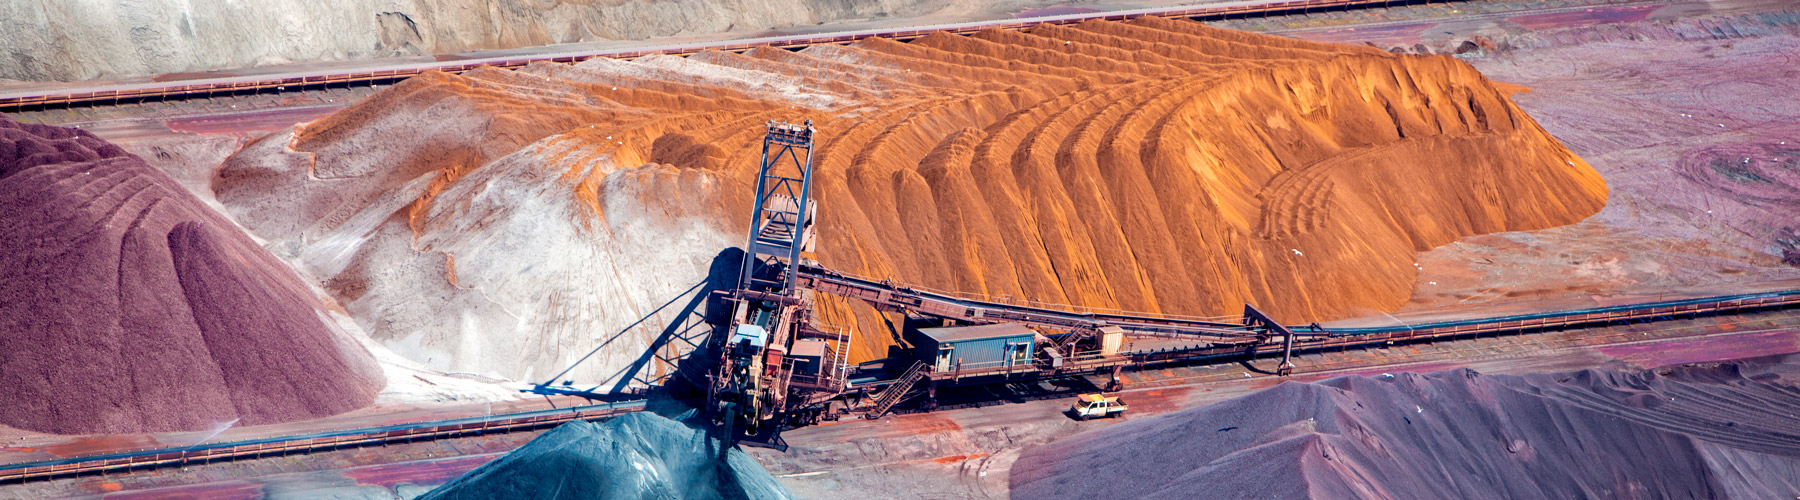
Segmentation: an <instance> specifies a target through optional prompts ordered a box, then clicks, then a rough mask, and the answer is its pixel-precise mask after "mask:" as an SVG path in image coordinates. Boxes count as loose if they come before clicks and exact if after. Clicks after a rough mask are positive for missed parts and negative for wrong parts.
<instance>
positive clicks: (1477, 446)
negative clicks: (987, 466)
mask: <svg viewBox="0 0 1800 500" xmlns="http://www.w3.org/2000/svg"><path fill="white" fill-rule="evenodd" d="M1783 366H1785V367H1786V368H1793V366H1792V365H1783ZM1750 370H1752V368H1747V367H1740V366H1738V365H1732V364H1726V365H1715V366H1710V367H1692V368H1675V369H1672V370H1664V371H1663V372H1662V373H1661V374H1659V373H1658V372H1655V371H1631V372H1618V371H1599V370H1586V371H1579V372H1571V373H1558V374H1532V375H1523V376H1510V375H1493V376H1484V375H1481V374H1478V373H1476V372H1474V371H1472V370H1467V369H1463V370H1450V371H1443V372H1437V373H1432V374H1428V375H1419V374H1414V373H1405V374H1401V375H1398V376H1391V375H1382V376H1377V377H1374V378H1369V377H1362V376H1347V377H1339V378H1333V379H1330V380H1325V381H1321V382H1317V383H1310V384H1308V383H1294V382H1289V383H1283V384H1281V385H1279V386H1276V387H1272V388H1269V389H1266V390H1263V391H1259V392H1257V393H1255V394H1251V395H1248V396H1244V397H1241V398H1237V399H1233V400H1229V401H1225V402H1221V403H1217V404H1213V405H1209V406H1205V407H1201V408H1195V409H1191V410H1186V411H1181V412H1177V413H1172V414H1167V415H1161V416H1157V417H1152V418H1145V419H1142V420H1136V421H1129V422H1125V423H1121V424H1118V425H1114V426H1109V427H1106V428H1104V429H1099V430H1095V431H1091V432H1086V433H1082V434H1078V435H1075V436H1072V437H1070V438H1067V439H1063V440H1061V441H1057V442H1053V443H1050V444H1047V445H1044V446H1040V447H1038V448H1034V449H1032V450H1028V451H1026V453H1025V454H1024V455H1023V456H1021V457H1020V458H1019V461H1018V463H1017V464H1015V465H1014V466H1013V469H1012V476H1011V478H1010V482H1011V487H1012V496H1013V498H1030V499H1058V498H1082V499H1092V498H1283V499H1286V498H1400V499H1435V498H1467V499H1487V498H1494V499H1501V498H1504V499H1538V498H1542V499H1569V498H1745V499H1770V498H1796V496H1800V418H1796V415H1800V390H1796V388H1795V387H1792V386H1788V385H1783V384H1780V383H1769V382H1767V380H1770V379H1773V378H1775V377H1774V376H1773V375H1772V374H1770V373H1767V372H1765V373H1760V374H1754V376H1752V375H1751V374H1750Z"/></svg>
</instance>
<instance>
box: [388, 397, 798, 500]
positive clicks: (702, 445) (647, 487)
mask: <svg viewBox="0 0 1800 500" xmlns="http://www.w3.org/2000/svg"><path fill="white" fill-rule="evenodd" d="M420 498H421V500H460V499H469V500H477V499H480V500H486V499H505V498H520V499H525V498H530V499H545V500H553V499H608V500H612V499H618V500H623V499H652V498H653V499H705V498H726V499H765V498H771V499H777V498H779V499H785V498H792V496H791V495H789V494H788V492H787V490H786V489H784V488H782V487H781V485H780V484H778V483H776V482H775V477H774V476H770V475H769V472H768V471H766V470H763V468H762V466H761V465H758V464H757V463H756V461H755V460H753V459H751V458H750V456H749V455H748V454H746V453H744V451H743V450H740V449H737V448H735V447H734V448H725V449H721V447H720V444H719V440H718V439H717V438H716V437H715V436H713V435H710V433H708V432H707V431H704V430H701V429H696V428H693V427H689V426H687V425H686V424H683V423H681V422H679V421H675V420H670V419H667V418H663V417H661V416H657V415H655V414H651V413H648V412H645V413H632V414H627V415H624V416H621V417H618V418H614V419H612V420H608V421H606V422H604V423H600V424H595V423H590V422H581V421H577V422H570V423H567V424H563V425H562V426H560V427H557V428H555V429H552V430H551V431H550V432H546V433H544V435H542V436H538V437H537V439H533V440H531V442H530V443H527V444H526V445H525V446H523V447H520V448H519V449H517V450H514V451H513V452H512V453H508V454H506V456H505V457H501V458H500V459H498V460H495V461H493V462H490V463H488V464H487V465H483V466H481V468H478V469H475V470H473V471H469V473H468V474H464V475H463V476H462V477H460V478H457V479H456V480H455V481H451V482H450V483H449V484H446V485H444V486H442V487H439V488H438V489H436V490H432V491H431V492H430V493H427V494H426V495H425V496H423V497H420Z"/></svg>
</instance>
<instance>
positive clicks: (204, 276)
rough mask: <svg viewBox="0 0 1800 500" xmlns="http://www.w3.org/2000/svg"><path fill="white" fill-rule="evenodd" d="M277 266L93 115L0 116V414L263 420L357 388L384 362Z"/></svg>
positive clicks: (24, 421)
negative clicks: (90, 120) (82, 118)
mask: <svg viewBox="0 0 1800 500" xmlns="http://www.w3.org/2000/svg"><path fill="white" fill-rule="evenodd" d="M320 306H321V304H320V302H319V301H318V298H317V297H316V296H314V295H313V293H312V292H311V291H310V290H308V289H307V287H306V285H305V284H304V283H302V282H301V281H300V278H299V277H298V276H296V275H295V274H294V273H293V272H292V271H291V270H289V269H288V268H287V267H286V265H284V264H283V263H281V262H280V261H278V260H276V259H275V258H274V257H273V256H271V255H269V254H268V252H267V251H265V250H263V248H262V247H261V246H258V245H257V244H256V243H255V242H254V241H252V240H251V239H250V238H249V237H248V236H247V235H245V234H243V232H242V231H240V230H239V229H238V228H237V227H236V226H235V225H233V224H232V223H231V222H230V221H228V220H226V219H224V218H223V217H221V216H219V215H218V214H217V213H214V212H212V211H211V209H209V208H207V207H206V206H205V205H204V204H202V202H201V201H200V200H198V199H196V198H194V196H193V195H192V194H190V193H188V191H187V190H185V189H182V187H181V186H180V185H179V184H177V183H176V181H175V180H174V179H173V178H171V177H169V176H168V174H165V173H163V172H162V171H160V170H157V169H155V168H153V167H151V166H149V165H148V164H146V163H145V162H144V161H143V159H141V158H139V157H137V156H134V155H131V154H129V153H126V152H125V151H124V150H122V149H120V148H118V147H116V146H114V145H112V144H109V143H107V142H106V141H104V140H101V139H100V138H98V137H95V136H94V135H93V134H90V133H88V132H87V131H83V130H77V129H71V128H62V127H52V126H44V125H32V124H20V123H16V122H13V121H11V120H7V119H5V118H0V388H4V392H3V393H4V394H5V395H6V397H5V398H4V399H5V401H6V403H5V404H0V424H4V425H8V426H12V427H17V428H22V429H27V430H32V431H39V432H51V433H59V434H83V433H102V432H105V433H121V432H153V431H178V430H202V429H208V428H213V427H214V426H215V425H216V424H218V423H224V422H232V421H237V422H238V423H241V424H266V423H275V422H284V421H291V420H300V419H306V418H314V417H321V416H326V415H332V414H336V413H341V412H344V411H349V410H352V409H356V408H360V407H363V406H366V405H368V404H369V403H370V402H371V401H373V399H374V397H375V394H376V392H378V391H379V390H380V389H381V386H382V382H381V380H382V378H381V374H380V372H379V369H378V368H377V367H376V365H375V364H374V360H373V359H372V358H371V357H370V356H369V354H368V352H367V351H366V350H364V349H363V348H362V347H361V346H360V345H358V344H356V343H355V341H354V340H352V339H349V338H347V337H345V336H344V335H343V334H342V333H340V332H338V331H336V330H334V329H332V328H331V327H329V326H328V325H327V324H326V323H325V322H324V321H323V320H322V317H321V315H320V312H319V311H320Z"/></svg>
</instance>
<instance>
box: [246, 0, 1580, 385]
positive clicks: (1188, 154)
mask: <svg viewBox="0 0 1800 500" xmlns="http://www.w3.org/2000/svg"><path fill="white" fill-rule="evenodd" d="M1513 91H1516V89H1512V88H1506V89H1502V88H1499V87H1496V86H1495V85H1494V83H1493V82H1491V81H1489V80H1488V79H1487V78H1485V77H1483V76H1482V75H1481V73H1479V72H1477V71H1475V69H1474V68H1472V67H1471V66H1469V65H1468V64H1466V63H1463V62H1461V61H1459V60H1457V59H1454V58H1451V57H1448V56H1412V55H1395V54H1390V53H1387V52H1384V51H1381V50H1378V49H1375V48H1373V47H1367V46H1353V45H1341V44H1329V43H1317V42H1307V41H1300V40H1293V39H1288V38H1281V37H1275V36H1268V35H1258V34H1250V33H1242V32H1236V31H1230V30H1222V29H1216V28H1210V27H1207V26H1205V25H1203V24H1200V23H1195V22H1189V21H1177V20H1165V19H1160V18H1154V17H1146V18H1139V19H1133V20H1131V21H1124V22H1114V21H1100V20H1095V21H1087V22H1083V23H1081V24H1077V25H1070V26H1058V25H1036V26H1031V27H1028V28H1026V29H1023V30H1019V31H1009V30H999V29H994V30H989V31H983V32H979V33H973V34H968V35H966V36H965V35H954V34H949V33H934V34H930V35H927V36H923V37H920V38H918V39H915V40H912V41H909V42H898V41H894V40H889V39H883V38H873V39H867V40H862V41H858V42H856V43H852V44H848V45H816V46H812V47H808V48H806V49H805V50H802V51H799V52H792V51H788V50H783V49H779V48H770V47H762V48H757V49H753V50H749V51H745V52H744V53H741V54H740V53H733V52H719V51H706V52H701V53H696V54H693V55H690V56H687V57H684V58H674V57H662V56H646V57H642V58H637V59H632V60H614V59H607V58H600V59H592V60H588V61H584V62H581V63H575V64H557V63H534V64H532V65H529V66H526V67H523V68H519V69H517V70H505V69H498V68H481V69H476V70H471V71H468V72H464V73H460V74H443V73H429V74H423V75H419V76H417V77H414V78H411V79H409V80H407V81H405V82H402V83H400V84H397V85H394V86H392V87H389V88H387V89H385V90H383V91H382V92H380V93H377V94H375V95H372V96H370V97H369V98H368V99H365V100H363V101H361V102H358V103H356V104H355V105H352V106H349V107H347V108H345V109H344V110H342V111H339V112H337V113H334V114H332V115H331V116H328V117H325V118H322V119H319V120H317V121H313V122H310V123H307V124H304V125H301V126H299V127H296V128H295V129H293V130H292V131H287V132H283V133H277V134H273V135H271V136H269V137H267V138H265V139H262V140H259V141H254V142H252V143H250V144H248V145H246V146H245V148H244V149H243V150H241V151H239V152H238V153H236V154H234V155H233V156H232V157H231V158H229V159H228V160H226V162H225V164H224V165H222V166H221V168H220V170H219V174H218V177H217V178H216V179H215V181H214V183H213V189H214V190H215V192H216V193H217V194H218V199H219V201H220V203H222V204H223V205H224V206H225V207H227V210H229V211H230V213H232V214H233V216H234V217H235V218H236V220H238V221H241V222H242V223H243V224H244V225H245V227H247V228H249V229H250V230H251V231H253V232H255V233H256V234H257V235H260V236H261V237H263V238H266V239H267V240H269V241H270V242H271V245H270V246H271V248H275V249H278V250H277V251H278V252H291V253H278V255H282V256H284V257H288V256H293V257H296V258H297V259H298V260H299V261H300V262H302V264H303V265H304V266H307V267H306V268H307V269H308V270H309V271H310V272H311V273H312V274H314V275H317V276H319V277H320V278H322V279H325V280H326V281H327V285H326V286H327V289H328V290H330V291H331V292H332V293H334V294H336V296H337V297H338V299H340V300H341V301H342V302H343V303H344V304H345V305H346V308H347V309H348V310H349V311H350V312H351V314H352V316H353V317H355V318H356V320H357V322H358V324H359V325H361V326H362V327H363V328H364V329H366V330H367V331H369V333H370V336H371V337H373V338H374V339H376V340H377V341H380V342H382V343H383V345H385V346H387V347H389V348H390V349H392V350H393V351H394V352H396V353H399V354H401V355H403V356H408V357H409V358H411V359H414V360H417V361H419V362H421V363H425V364H426V365H427V366H430V367H432V368H435V369H439V370H444V371H461V372H474V373H484V374H494V375H496V376H500V377H506V378H511V379H515V380H528V379H531V377H530V375H532V374H538V375H542V374H546V373H556V372H558V371H561V370H562V369H563V368H564V367H566V366H568V365H569V364H570V363H572V362H574V360H575V359H576V358H578V357H581V356H583V355H584V354H585V353H587V352H589V351H590V350H593V349H595V348H596V347H599V345H600V343H601V340H600V339H599V338H597V336H595V335H593V333H592V332H595V331H620V330H621V329H623V328H624V327H626V326H627V325H630V324H633V323H634V322H636V321H637V320H638V319H639V318H642V317H644V315H645V313H647V312H649V311H652V310H654V309H655V307H656V306H657V305H659V304H661V303H663V302H665V301H667V300H669V299H670V298H672V297H674V296H675V295H676V294H677V293H679V292H680V291H682V290H685V289H686V288H687V287H688V286H689V285H692V284H693V283H695V282H698V281H700V280H701V279H702V278H705V277H707V276H708V273H709V271H711V270H712V267H711V266H710V264H711V263H712V261H713V259H714V258H715V257H716V256H718V255H719V250H720V249H721V248H725V247H729V246H735V245H741V244H742V242H743V232H744V230H745V229H744V228H745V227H746V221H747V219H748V217H749V215H750V210H751V208H752V207H751V203H752V201H753V200H751V199H750V198H751V197H750V196H749V195H748V194H749V193H750V192H751V191H753V190H754V187H755V185H756V179H755V175H756V173H757V171H758V169H757V167H758V162H759V157H758V154H759V153H758V152H760V151H761V148H760V146H761V144H760V141H761V139H762V136H763V133H764V131H763V129H762V124H763V123H764V122H765V121H767V120H782V121H788V122H800V121H804V120H811V121H812V122H813V123H814V125H815V126H816V127H817V129H818V133H819V135H818V136H817V140H818V142H817V146H818V149H817V151H816V152H815V153H814V155H813V157H812V158H813V164H814V185H813V191H812V194H813V195H814V196H816V197H817V199H818V207H819V210H820V211H819V217H818V219H817V221H818V228H817V229H818V235H819V241H818V246H817V249H818V252H817V255H816V258H817V260H818V261H819V262H820V263H821V264H823V265H824V266H825V267H828V268H831V269H834V270H837V271H841V272H844V273H848V274H855V275H861V276H869V277H875V278H877V279H892V280H894V281H896V282H901V283H906V284H907V285H909V286H915V287H918V288H922V289H936V290H953V291H957V292H967V293H973V294H981V295H986V296H989V297H1006V298H1007V300H1012V301H1035V302H1039V303H1044V304H1074V305H1082V306H1088V307H1095V308H1106V309H1119V310H1127V311H1147V312H1160V313H1168V314H1182V315H1192V316H1216V315H1228V314H1236V313H1238V312H1240V311H1242V310H1243V306H1244V304H1245V303H1247V302H1248V303H1253V304H1256V305H1257V306H1258V307H1262V308H1264V309H1265V310H1266V311H1268V312H1269V313H1270V314H1271V315H1273V316H1274V317H1276V318H1279V319H1281V320H1283V321H1286V322H1290V323H1305V322H1309V321H1321V320H1330V319H1337V318H1344V317H1353V316H1364V315H1368V314H1370V311H1371V310H1380V311H1385V310H1393V309H1395V308H1397V307H1400V306H1401V305H1403V304H1405V303H1406V301H1407V299H1408V297H1410V296H1411V295H1412V292H1413V288H1414V283H1415V281H1416V278H1417V276H1418V274H1419V269H1418V267H1416V266H1415V264H1416V263H1418V262H1419V261H1418V259H1417V258H1416V253H1417V252H1419V251H1423V250H1428V249H1430V248H1433V247H1436V246H1439V245H1443V244H1447V243H1450V242H1453V241H1456V240H1457V239H1459V238H1462V237H1465V236H1470V235H1476V234H1486V233H1492V232H1501V231H1530V230H1538V229H1543V228H1548V227H1554V226H1559V225H1564V224H1569V223H1573V222H1576V221H1579V220H1581V219H1582V218H1584V217H1587V216H1588V215H1591V214H1593V213H1594V212H1596V211H1598V210H1600V209H1601V207H1603V206H1604V205H1605V204H1606V200H1607V194H1608V190H1607V187H1606V184H1605V182H1604V181H1603V179H1602V178H1601V177H1600V176H1599V175H1598V174H1597V173H1596V172H1595V171H1594V170H1593V168H1592V167H1590V166H1588V165H1587V164H1586V163H1584V162H1583V161H1582V159H1581V158H1579V157H1577V156H1576V155H1575V154H1573V153H1571V152H1570V151H1569V150H1567V149H1565V148H1563V147H1562V146H1561V145H1560V144H1559V143H1558V142H1557V140H1556V138H1554V137H1552V136H1550V135H1549V134H1547V133H1546V132H1545V131H1544V130H1543V129H1542V128H1541V127H1539V126H1538V125H1537V124H1536V123H1535V122H1533V121H1532V119H1531V117H1529V116H1527V115H1526V114H1525V113H1524V112H1523V111H1521V110H1520V109H1519V108H1518V107H1517V106H1516V105H1514V104H1513V102H1512V101H1511V100H1510V99H1509V98H1508V97H1507V96H1508V95H1509V93H1511V92H1513ZM818 309H819V311H818V312H819V316H820V319H821V322H824V323H830V324H833V325H838V326H843V327H847V328H851V329H853V331H855V332H859V333H857V334H856V335H854V336H853V341H852V343H851V346H850V349H849V355H850V357H851V359H852V361H856V362H861V361H866V360H871V359H876V358H880V357H883V356H885V355H886V353H887V349H888V348H889V347H891V345H892V344H893V342H892V340H891V339H892V336H890V335H887V334H885V333H883V332H885V331H886V326H885V321H886V320H885V319H884V317H883V316H881V315H880V314H877V312H876V311H875V310H874V309H872V308H870V307H868V306H867V305H866V304H862V303H860V302H848V301H842V300H837V299H822V300H821V301H820V303H819V304H818ZM664 314H665V315H664V316H662V317H658V318H653V319H652V320H651V321H648V322H646V323H644V324H645V325H656V324H658V323H659V322H662V323H667V322H672V321H674V320H676V319H678V318H675V317H672V316H669V315H668V314H669V313H667V312H665V313H664ZM654 330H656V329H655V328H654V327H652V328H646V329H642V330H637V331H631V332H627V333H625V334H622V335H620V336H618V337H617V341H616V342H613V341H611V340H608V342H612V343H611V344H609V345H607V346H606V347H605V348H604V349H600V352H599V354H597V355H596V356H595V357H594V358H592V359H591V360H590V361H588V362H587V363H586V364H584V365H583V366H582V367H580V368H578V369H577V370H576V371H574V372H570V374H569V375H570V376H571V377H572V378H574V379H576V380H605V377H608V376H610V375H611V374H613V373H616V372H618V371H619V370H620V369H621V368H623V367H625V366H628V365H629V364H631V363H634V362H636V361H637V359H638V357H639V354H641V353H642V352H643V350H644V349H645V348H646V347H647V346H648V345H649V344H650V342H651V340H652V339H653V338H654V335H653V334H651V333H648V332H653V331H654Z"/></svg>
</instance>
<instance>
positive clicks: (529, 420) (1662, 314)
mask: <svg viewBox="0 0 1800 500" xmlns="http://www.w3.org/2000/svg"><path fill="white" fill-rule="evenodd" d="M867 283H870V285H869V286H872V287H873V286H879V287H888V286H892V285H887V284H880V283H876V282H867ZM894 288H901V287H894ZM1793 308H1800V290H1786V291H1779V292H1769V293H1757V294H1738V295H1726V296H1717V297H1703V298H1694V299H1684V300H1669V301H1658V302H1650V303H1643V304H1630V305H1621V306H1613V307H1600V308H1584V309H1575V310H1567V311H1554V312H1544V313H1534V314H1518V315H1507V316H1497V317H1490V318H1479V319H1469V320H1459V321H1443V322H1432V323H1421V324H1418V325H1412V326H1404V325H1402V326H1392V327H1380V328H1339V329H1326V330H1322V332H1323V333H1324V337H1322V338H1323V340H1319V341H1314V342H1307V343H1302V344H1297V345H1295V348H1294V352H1296V353H1303V352H1321V351H1330V350H1333V349H1346V348H1352V347H1360V346H1372V345H1388V344H1416V343H1427V342H1437V341H1455V340H1465V339H1473V338H1477V337H1483V336H1488V337H1492V336H1505V335H1520V334H1527V333H1537V332H1546V331H1558V330H1567V329H1582V328H1595V327H1602V326H1607V325H1616V324H1621V323H1642V322H1657V321H1669V320H1676V319H1689V318H1695V317H1701V316H1711V315H1731V314H1741V313H1749V312H1759V311H1771V310H1778V309H1793ZM1034 309H1035V308H1034ZM1064 314H1068V315H1081V314H1083V313H1077V312H1070V313H1064ZM1294 329H1295V330H1296V331H1302V330H1306V328H1302V327H1296V328H1294ZM1314 332H1320V331H1317V330H1315V331H1314ZM1248 355H1249V356H1255V355H1256V353H1254V352H1251V353H1249V354H1248ZM1245 356H1246V352H1245V346H1243V345H1231V346H1219V347H1202V348H1197V349H1186V350H1162V351H1139V352H1135V353H1132V354H1131V356H1130V359H1128V360H1127V361H1125V363H1126V364H1127V365H1128V366H1129V367H1130V368H1132V369H1138V368H1147V367H1152V366H1162V365H1168V364H1176V363H1190V364H1191V363H1206V362H1216V361H1221V360H1230V359H1243V358H1244V357H1245ZM1109 366H1110V365H1109ZM1087 371H1090V372H1092V371H1094V370H1087ZM1077 375H1080V374H1077V373H1069V374H1060V376H1077ZM645 405H646V401H643V400H634V401H622V402H615V403H607V404H596V405H587V406H577V407H570V408H562V409H550V410H536V411H529V412H519V413H508V414H500V415H492V416H485V417H471V418H462V419H453V420H437V421H427V422H417V423H408V424H398V425H390V426H383V427H371V428H359V429H348V430H341V431H330V432H320V433H311V434H301V435H294V436H280V437H272V438H262V439H253V440H244V441H232V442H221V443H213V444H199V445H193V446H184V447H172V448H159V449H149V450H139V451H126V452H117V453H109V454H104V455H96V456H89V457H73V458H64V459H57V460H46V461H36V462H25V463H15V464H4V465H0V485H4V484H15V483H23V482H31V481H41V480H48V479H55V478H60V477H67V476H73V475H81V474H92V473H102V472H119V471H130V470H135V469H145V468H156V467H170V466H181V465H189V464H196V463H207V462H213V461H226V460H241V459H249V458H258V457H265V456H274V455H283V454H296V453H299V454H304V453H313V452H320V451H327V450H333V449H341V448H350V447H359V446H378V445H384V444H390V443H400V442H408V441H418V440H432V439H444V438H452V437H460V436H469V435H477V434H490V433H503V432H518V431H527V430H536V429H543V428H547V427H551V426H555V425H559V424H562V423H565V422H570V421H574V420H594V419H602V418H607V417H612V416H617V415H620V414H624V413H628V412H634V411H642V410H644V409H645ZM949 408H954V407H943V408H940V409H949Z"/></svg>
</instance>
